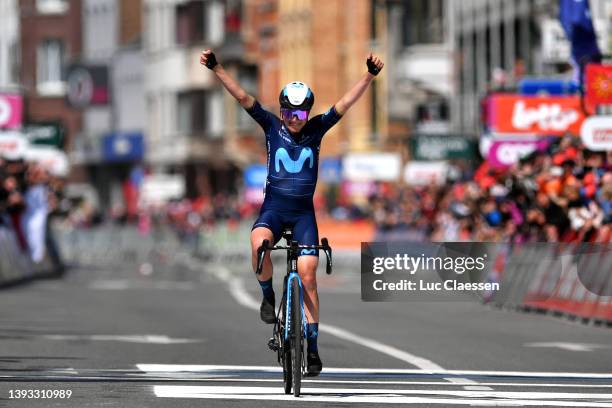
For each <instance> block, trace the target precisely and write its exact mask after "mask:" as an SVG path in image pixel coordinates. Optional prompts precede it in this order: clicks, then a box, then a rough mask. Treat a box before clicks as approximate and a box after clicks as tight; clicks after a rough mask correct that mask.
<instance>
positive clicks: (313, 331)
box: [306, 323, 319, 353]
mask: <svg viewBox="0 0 612 408" xmlns="http://www.w3.org/2000/svg"><path fill="white" fill-rule="evenodd" d="M318 336H319V323H308V324H307V325H306V340H308V352H309V353H311V352H313V351H317V350H318V349H319V347H318V346H317V337H318Z"/></svg>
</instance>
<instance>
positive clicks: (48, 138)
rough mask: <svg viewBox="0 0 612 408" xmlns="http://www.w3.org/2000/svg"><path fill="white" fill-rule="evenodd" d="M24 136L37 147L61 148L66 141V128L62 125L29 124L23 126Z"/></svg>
mask: <svg viewBox="0 0 612 408" xmlns="http://www.w3.org/2000/svg"><path fill="white" fill-rule="evenodd" d="M23 135H24V136H25V137H26V138H27V139H28V140H29V141H30V143H31V144H35V145H48V146H55V147H61V146H62V144H63V140H64V128H63V127H62V125H61V124H60V123H56V122H49V123H27V124H25V125H24V126H23Z"/></svg>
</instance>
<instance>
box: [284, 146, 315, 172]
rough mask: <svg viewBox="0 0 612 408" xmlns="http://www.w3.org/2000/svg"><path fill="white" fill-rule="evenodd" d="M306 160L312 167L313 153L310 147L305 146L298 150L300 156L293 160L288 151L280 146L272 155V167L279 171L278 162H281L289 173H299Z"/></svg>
mask: <svg viewBox="0 0 612 408" xmlns="http://www.w3.org/2000/svg"><path fill="white" fill-rule="evenodd" d="M306 160H308V161H309V167H310V168H311V169H312V166H313V165H314V154H313V153H312V149H310V147H305V148H303V149H302V151H301V152H300V157H299V158H298V159H297V160H293V159H292V158H291V157H290V156H289V152H287V150H286V149H285V148H284V147H281V148H279V149H277V150H276V153H275V155H274V169H275V170H276V172H277V173H278V172H280V164H281V162H282V163H283V165H284V166H285V170H286V171H288V172H289V173H299V172H300V171H302V168H303V167H304V163H305V162H306Z"/></svg>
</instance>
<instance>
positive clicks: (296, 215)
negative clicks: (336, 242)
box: [251, 209, 319, 256]
mask: <svg viewBox="0 0 612 408" xmlns="http://www.w3.org/2000/svg"><path fill="white" fill-rule="evenodd" d="M259 227H263V228H267V229H269V230H270V231H272V234H273V235H274V244H276V243H277V242H278V241H279V240H280V239H281V238H282V237H283V236H282V234H283V229H284V228H292V229H293V239H294V240H296V241H297V242H298V244H300V245H319V230H318V228H317V220H316V218H315V214H314V211H283V210H266V209H262V211H261V213H260V214H259V218H257V221H255V224H253V228H252V229H251V231H252V230H254V229H255V228H259ZM302 255H314V256H319V250H318V249H302V250H301V251H300V254H299V256H302Z"/></svg>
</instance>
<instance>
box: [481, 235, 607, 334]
mask: <svg viewBox="0 0 612 408" xmlns="http://www.w3.org/2000/svg"><path fill="white" fill-rule="evenodd" d="M497 257H498V259H497V261H498V262H499V264H500V265H504V267H503V271H501V273H499V271H498V272H497V276H498V277H499V280H500V281H501V282H500V283H501V290H500V291H499V292H498V293H495V294H493V295H492V296H491V298H489V299H488V301H489V303H490V304H492V305H495V306H498V307H501V308H508V309H516V310H523V311H527V312H537V313H550V314H552V315H555V316H565V317H568V318H572V319H580V320H582V321H583V322H584V323H594V324H598V325H599V324H606V325H612V244H610V243H598V244H595V243H569V244H568V243H531V244H522V245H515V246H514V247H510V246H509V245H506V246H505V249H502V250H500V251H499V252H498V254H497ZM494 280H495V279H494Z"/></svg>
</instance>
